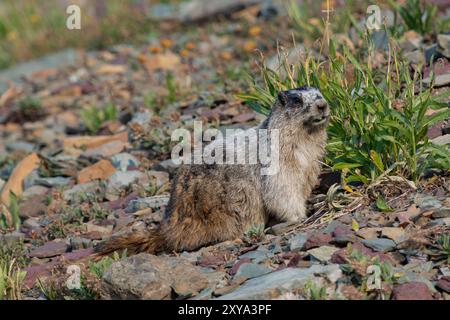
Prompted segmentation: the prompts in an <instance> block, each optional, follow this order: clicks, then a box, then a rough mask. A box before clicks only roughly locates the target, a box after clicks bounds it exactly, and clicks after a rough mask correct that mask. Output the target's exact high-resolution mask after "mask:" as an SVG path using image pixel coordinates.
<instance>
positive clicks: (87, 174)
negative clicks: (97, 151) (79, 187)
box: [77, 160, 116, 183]
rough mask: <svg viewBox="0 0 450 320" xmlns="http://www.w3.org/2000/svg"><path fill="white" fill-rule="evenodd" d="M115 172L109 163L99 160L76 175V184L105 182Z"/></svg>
mask: <svg viewBox="0 0 450 320" xmlns="http://www.w3.org/2000/svg"><path fill="white" fill-rule="evenodd" d="M114 172H116V168H114V167H113V165H112V164H111V162H110V161H108V160H100V161H99V162H97V163H95V164H93V165H92V166H89V167H87V168H84V169H83V170H81V171H80V172H79V173H78V176H77V180H78V183H87V182H90V181H93V180H106V179H107V178H108V177H109V176H111V175H112V174H113V173H114Z"/></svg>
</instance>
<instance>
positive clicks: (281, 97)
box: [278, 91, 288, 107]
mask: <svg viewBox="0 0 450 320" xmlns="http://www.w3.org/2000/svg"><path fill="white" fill-rule="evenodd" d="M278 101H280V103H281V105H282V106H283V107H284V106H285V105H286V103H287V101H288V97H287V95H286V93H284V92H283V91H280V92H279V93H278Z"/></svg>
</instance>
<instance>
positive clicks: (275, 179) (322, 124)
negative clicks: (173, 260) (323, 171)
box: [96, 87, 329, 254]
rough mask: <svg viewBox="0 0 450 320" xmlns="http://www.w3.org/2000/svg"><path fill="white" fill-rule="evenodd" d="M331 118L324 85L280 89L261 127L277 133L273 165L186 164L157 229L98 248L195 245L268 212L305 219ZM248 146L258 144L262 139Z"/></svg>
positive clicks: (229, 234)
mask: <svg viewBox="0 0 450 320" xmlns="http://www.w3.org/2000/svg"><path fill="white" fill-rule="evenodd" d="M328 119H329V107H328V104H327V103H326V101H325V99H324V98H323V96H322V94H321V93H320V92H319V90H317V89H315V88H309V87H302V88H298V89H292V90H288V91H282V92H280V93H279V95H278V98H277V100H276V102H275V104H274V106H273V108H272V111H271V114H270V115H269V117H268V118H267V119H266V120H265V121H264V122H263V123H262V124H261V125H259V126H258V127H257V128H256V129H257V130H258V129H265V130H267V131H268V132H269V133H271V132H273V131H277V133H278V136H279V148H278V150H277V151H278V154H277V156H278V157H277V159H278V162H279V165H278V170H277V171H276V172H274V173H273V174H265V175H264V174H261V170H262V169H263V167H262V165H261V163H259V162H257V163H248V164H200V165H183V166H182V167H180V169H179V171H178V173H177V175H176V177H175V178H174V180H173V182H172V188H171V194H170V200H169V203H168V205H167V208H166V212H165V217H164V220H163V221H162V223H161V225H160V227H159V228H158V229H156V230H150V231H147V232H141V233H133V234H131V235H124V236H113V237H112V238H111V239H109V240H107V241H105V242H102V243H100V244H99V245H98V246H97V247H96V251H97V252H99V253H100V254H107V253H110V252H113V251H116V250H124V249H127V251H128V253H129V254H134V253H138V252H148V253H152V254H155V253H158V252H162V251H183V250H188V251H191V250H195V249H198V248H200V247H202V246H206V245H210V244H214V243H217V242H221V241H226V240H233V239H236V238H239V237H242V236H243V235H244V233H245V232H246V231H247V230H248V229H249V228H250V227H251V226H253V225H256V224H261V223H267V221H268V219H269V218H275V219H277V220H279V221H290V222H295V221H301V220H302V219H304V218H305V217H306V205H305V204H306V200H307V198H308V197H309V195H310V193H311V191H312V189H313V187H314V185H315V184H316V183H317V179H318V176H319V173H320V159H321V158H322V156H323V153H324V148H325V144H326V138H327V136H326V130H325V129H326V126H327V123H328ZM214 143H216V144H217V143H223V141H215V142H214ZM226 148H227V147H225V152H226V151H227V150H226ZM249 148H250V150H249V152H252V150H251V149H252V148H253V151H256V150H255V148H256V149H258V145H251V146H249ZM241 151H242V150H241Z"/></svg>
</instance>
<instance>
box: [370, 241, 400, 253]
mask: <svg viewBox="0 0 450 320" xmlns="http://www.w3.org/2000/svg"><path fill="white" fill-rule="evenodd" d="M362 243H363V244H364V245H365V246H367V247H369V248H371V249H373V250H375V251H378V252H388V251H391V250H393V249H395V247H396V244H395V242H394V241H392V240H390V239H365V240H362Z"/></svg>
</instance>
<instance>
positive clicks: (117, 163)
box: [111, 153, 140, 171]
mask: <svg viewBox="0 0 450 320" xmlns="http://www.w3.org/2000/svg"><path fill="white" fill-rule="evenodd" d="M111 162H112V164H113V166H114V167H115V168H116V169H117V170H120V171H128V168H129V167H132V168H137V167H139V164H140V163H139V160H138V159H136V157H134V156H133V155H131V154H129V153H119V154H116V155H114V156H113V157H111Z"/></svg>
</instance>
